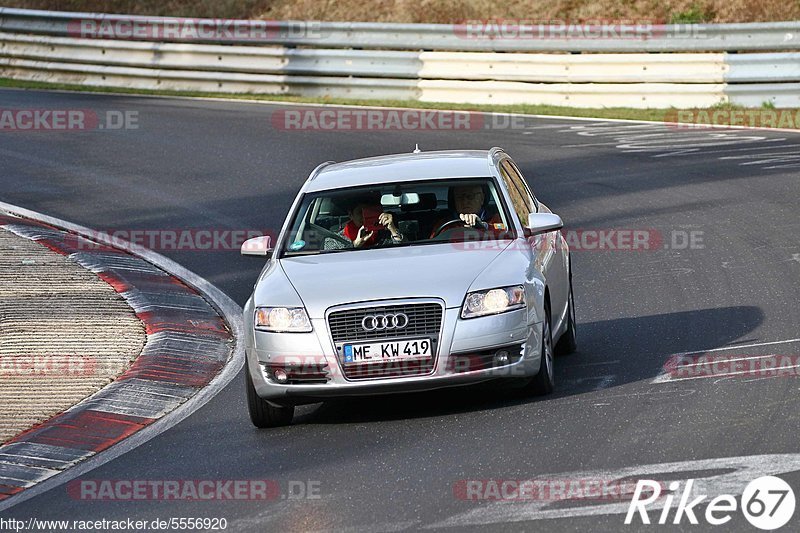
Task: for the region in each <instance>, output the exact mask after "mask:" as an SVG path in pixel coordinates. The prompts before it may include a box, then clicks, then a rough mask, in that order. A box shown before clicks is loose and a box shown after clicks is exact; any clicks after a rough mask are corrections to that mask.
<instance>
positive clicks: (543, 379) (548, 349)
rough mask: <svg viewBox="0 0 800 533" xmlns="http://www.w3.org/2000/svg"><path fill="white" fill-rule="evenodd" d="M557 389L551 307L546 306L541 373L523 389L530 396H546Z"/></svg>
mask: <svg viewBox="0 0 800 533" xmlns="http://www.w3.org/2000/svg"><path fill="white" fill-rule="evenodd" d="M554 388H555V373H554V371H553V332H552V330H551V329H550V305H549V304H545V308H544V321H543V322H542V357H541V358H540V362H539V373H538V374H536V375H535V376H534V377H532V378H531V379H530V381H529V382H528V384H527V385H525V387H524V388H523V393H524V394H526V395H528V396H544V395H545V394H550V393H551V392H553V389H554Z"/></svg>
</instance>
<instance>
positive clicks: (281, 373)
mask: <svg viewBox="0 0 800 533" xmlns="http://www.w3.org/2000/svg"><path fill="white" fill-rule="evenodd" d="M273 375H274V376H275V381H277V382H278V383H286V382H287V381H289V376H287V375H286V371H285V370H282V369H280V368H278V369H277V370H275V372H274V373H273Z"/></svg>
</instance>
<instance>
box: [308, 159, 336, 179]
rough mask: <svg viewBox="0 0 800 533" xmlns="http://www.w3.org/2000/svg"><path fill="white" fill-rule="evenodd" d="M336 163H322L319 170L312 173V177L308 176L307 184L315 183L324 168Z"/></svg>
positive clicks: (318, 166)
mask: <svg viewBox="0 0 800 533" xmlns="http://www.w3.org/2000/svg"><path fill="white" fill-rule="evenodd" d="M335 162H336V161H325V162H324V163H320V164H319V165H317V168H315V169H314V170H312V171H311V175H309V176H308V179H307V180H306V182H309V181H314V178H316V177H317V176H318V175H319V173H320V172H321V171H322V169H323V168H325V167H327V166H328V165H332V164H334V163H335Z"/></svg>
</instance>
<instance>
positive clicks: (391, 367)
mask: <svg viewBox="0 0 800 533" xmlns="http://www.w3.org/2000/svg"><path fill="white" fill-rule="evenodd" d="M443 312H444V310H443V307H442V305H440V304H437V303H428V302H426V303H417V304H408V303H404V304H396V305H380V306H370V307H359V308H357V309H346V310H342V311H334V312H332V313H330V315H328V328H329V329H330V332H331V337H332V338H333V342H334V344H335V345H336V351H337V355H338V357H339V361H340V363H341V366H342V372H343V373H344V376H345V377H346V378H348V379H373V378H387V377H402V376H420V375H425V374H430V373H431V372H433V367H434V361H435V359H436V353H437V351H438V345H439V331H440V329H441V326H442V315H443ZM396 313H403V314H405V315H406V316H407V317H408V325H407V326H406V327H404V328H400V329H390V330H384V331H365V330H364V328H363V327H362V321H363V320H364V317H366V316H369V315H387V314H390V315H391V314H396ZM408 338H428V339H430V340H431V342H432V344H433V349H432V352H433V356H432V357H431V358H430V359H425V360H401V361H391V362H374V363H348V364H345V363H344V362H343V353H342V352H343V345H344V344H345V343H358V342H370V341H387V340H396V339H408Z"/></svg>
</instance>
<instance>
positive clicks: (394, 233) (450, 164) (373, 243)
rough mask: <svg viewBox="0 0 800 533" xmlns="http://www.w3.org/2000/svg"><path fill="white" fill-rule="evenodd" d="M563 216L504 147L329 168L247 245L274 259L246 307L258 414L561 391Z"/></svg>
mask: <svg viewBox="0 0 800 533" xmlns="http://www.w3.org/2000/svg"><path fill="white" fill-rule="evenodd" d="M561 227H562V221H561V218H559V217H558V216H557V215H555V214H553V213H552V212H551V211H550V210H549V209H548V208H547V207H546V206H545V205H544V204H543V203H541V202H540V201H539V200H538V199H537V198H536V197H535V196H534V195H533V193H532V192H531V190H530V188H529V187H528V184H527V183H526V181H525V179H524V178H523V176H522V173H521V172H520V171H519V168H518V167H517V165H516V164H514V161H512V159H511V158H510V157H509V156H508V155H507V154H506V153H505V152H504V151H503V150H502V149H500V148H492V149H491V150H488V151H484V150H468V151H439V152H420V151H419V150H415V151H414V152H413V153H409V154H399V155H387V156H382V157H370V158H366V159H359V160H355V161H347V162H344V163H332V162H328V163H323V164H322V165H320V166H318V167H317V168H316V169H315V170H314V171H313V172H312V173H311V175H310V176H309V178H308V180H306V182H305V184H304V185H303V186H302V188H301V189H300V192H299V193H298V195H297V198H296V199H295V201H294V203H293V204H292V207H291V210H290V212H289V215H288V216H287V218H286V221H285V223H284V225H283V228H282V229H281V231H280V233H279V235H278V236H277V239H276V240H275V242H274V243H271V242H270V241H269V238H268V237H257V238H255V239H251V240H248V241H247V242H245V243H244V245H243V246H242V253H243V254H244V255H251V256H258V257H262V258H264V257H267V258H268V261H267V264H266V265H265V267H264V269H263V270H262V272H261V274H260V276H259V278H258V282H257V283H256V285H255V290H254V292H253V295H252V296H251V297H250V299H249V300H248V301H247V304H246V305H245V308H244V321H245V325H246V340H245V343H246V345H245V347H246V351H247V369H246V370H247V371H246V373H245V374H246V386H247V400H248V407H249V411H250V417H251V419H252V421H253V424H255V425H256V426H258V427H270V426H278V425H284V424H288V423H290V422H291V420H292V417H293V416H294V408H295V406H296V405H299V404H305V403H315V402H320V401H323V400H325V399H326V398H334V397H342V396H360V395H373V394H386V393H393V392H409V391H421V390H429V389H436V388H441V387H450V386H457V385H468V384H472V383H477V382H481V381H486V380H497V379H506V380H509V381H510V380H514V381H515V382H516V385H515V386H516V387H519V388H521V390H523V391H524V392H526V393H530V394H534V395H540V394H547V393H549V392H551V391H552V390H553V386H554V380H553V353H554V352H555V353H558V352H571V351H574V350H575V348H576V324H575V305H574V299H573V296H572V279H571V278H572V276H571V269H570V256H569V249H568V247H567V243H566V241H565V240H564V238H563V237H562V235H561V232H560V231H559V230H560V228H561ZM273 244H274V246H273Z"/></svg>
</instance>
